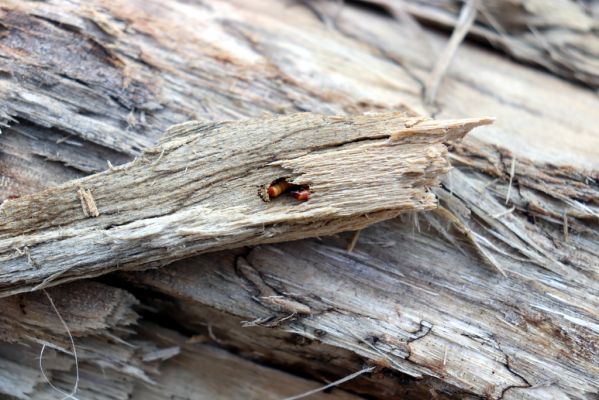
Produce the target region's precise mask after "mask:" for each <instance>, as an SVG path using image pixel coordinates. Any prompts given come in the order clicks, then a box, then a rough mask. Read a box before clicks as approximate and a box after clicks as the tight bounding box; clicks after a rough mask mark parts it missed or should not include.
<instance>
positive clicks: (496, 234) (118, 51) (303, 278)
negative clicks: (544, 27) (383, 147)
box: [0, 0, 599, 400]
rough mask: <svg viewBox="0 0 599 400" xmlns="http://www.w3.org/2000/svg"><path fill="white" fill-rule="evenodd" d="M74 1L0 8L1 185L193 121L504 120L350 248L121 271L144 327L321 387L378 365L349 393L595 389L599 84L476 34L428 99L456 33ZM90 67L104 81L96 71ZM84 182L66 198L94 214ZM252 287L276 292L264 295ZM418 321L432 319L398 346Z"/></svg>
mask: <svg viewBox="0 0 599 400" xmlns="http://www.w3.org/2000/svg"><path fill="white" fill-rule="evenodd" d="M331 3H332V2H331ZM82 4H83V3H82V2H76V1H75V2H66V1H61V0H51V1H46V2H36V1H5V2H3V4H2V12H3V14H2V28H1V29H2V35H0V43H1V44H2V46H0V52H2V57H0V70H1V71H2V73H0V82H1V83H0V90H2V95H3V96H5V98H7V99H10V101H9V102H7V103H3V104H2V105H1V106H0V107H3V108H2V109H3V110H4V111H5V116H6V118H5V120H6V121H5V122H6V124H7V125H9V126H8V127H5V128H3V130H2V132H3V133H2V136H1V140H0V151H1V152H2V153H1V155H0V168H2V169H1V171H2V176H3V177H2V178H0V193H1V194H2V196H3V198H5V197H6V196H12V195H19V194H21V195H22V194H25V193H31V192H34V191H37V190H41V189H44V188H47V187H49V186H53V185H56V184H58V183H61V182H64V181H66V180H68V179H72V178H74V177H80V176H82V175H84V174H88V173H90V172H96V171H99V170H102V169H104V168H106V162H105V160H107V159H108V160H110V161H111V162H112V164H113V165H117V164H120V163H123V162H126V161H128V160H130V159H131V158H132V157H134V156H136V155H137V156H139V155H140V152H141V148H142V147H144V146H147V145H151V144H155V143H157V141H158V138H159V136H160V135H161V134H162V132H163V131H164V129H166V128H167V127H168V126H170V125H172V124H174V123H180V122H183V121H185V120H189V119H209V120H212V121H222V120H229V119H242V118H248V117H259V116H261V115H262V113H265V112H266V113H277V114H284V113H293V112H298V111H306V110H307V111H312V112H318V113H321V114H347V113H349V114H356V113H362V112H364V111H379V112H380V111H382V110H388V111H393V110H395V111H408V109H413V110H417V111H418V112H420V113H422V114H427V115H428V114H431V113H433V114H435V115H436V117H437V118H442V119H443V118H444V119H455V118H463V117H465V116H477V115H493V116H496V117H498V119H497V121H496V123H494V124H493V125H491V126H484V127H481V128H478V129H476V130H475V131H474V132H473V133H471V134H470V135H468V136H467V137H466V138H465V139H464V140H463V141H462V144H461V145H452V146H451V148H450V153H449V155H450V157H451V161H452V163H453V165H454V166H455V167H456V169H455V170H454V172H455V174H454V173H452V174H451V175H450V176H448V177H447V178H446V179H444V182H443V188H442V189H439V190H437V191H436V194H437V195H438V196H439V198H440V206H441V207H442V208H439V209H438V210H437V211H436V212H434V213H426V214H423V215H420V216H418V217H414V216H410V218H409V219H406V220H404V221H403V222H401V221H396V220H394V221H391V222H387V223H385V224H384V225H382V226H375V227H372V228H369V229H368V230H366V231H363V232H362V233H361V234H360V237H359V239H358V242H357V244H356V246H355V249H354V252H353V253H351V254H347V253H346V252H345V248H346V245H347V242H348V241H349V237H345V236H341V237H340V238H333V239H330V238H329V239H324V240H323V241H318V240H307V241H303V242H297V243H293V244H285V245H277V246H271V245H267V246H261V247H258V248H255V249H243V250H242V252H241V253H239V252H232V251H227V252H225V253H219V254H220V255H221V259H217V260H214V259H212V258H211V257H208V256H206V257H208V258H210V260H209V261H206V260H205V259H204V256H202V257H200V260H201V261H197V263H196V261H194V260H191V261H189V262H183V261H181V264H179V265H178V266H174V268H168V269H163V270H161V271H159V272H155V273H156V274H157V275H156V276H152V275H151V274H150V273H148V274H142V275H140V276H136V277H134V278H131V277H129V278H128V279H130V280H131V281H133V282H134V283H127V282H123V281H120V282H119V285H120V286H122V287H124V288H127V289H130V290H133V291H135V292H136V293H137V292H138V290H139V289H133V285H134V284H135V285H139V286H138V287H145V288H146V289H148V290H147V292H145V293H144V295H143V297H141V296H140V299H141V301H142V302H143V304H144V305H152V306H154V308H152V309H156V310H158V312H157V313H156V314H154V315H152V316H150V317H149V318H150V319H158V320H160V319H161V318H165V317H168V318H169V319H168V320H167V321H163V322H164V323H165V324H167V325H168V324H170V323H172V324H174V325H173V326H178V327H181V326H182V325H185V327H186V328H185V329H188V330H189V332H190V333H195V332H199V333H202V334H204V336H206V337H211V335H210V332H212V333H213V337H214V338H215V339H212V340H214V341H215V342H218V343H222V344H223V345H226V346H227V347H230V348H231V349H233V350H234V351H235V352H236V354H240V355H242V356H243V357H245V358H251V359H253V360H261V362H265V363H268V365H276V366H277V367H279V368H282V369H285V370H288V371H298V370H300V371H301V372H302V373H305V372H306V371H310V372H312V373H314V375H313V376H314V377H315V378H317V379H319V380H329V381H330V380H334V379H338V378H340V377H342V376H344V375H347V374H350V373H352V372H355V371H356V370H358V369H361V368H362V367H363V366H364V364H369V365H371V364H376V365H379V366H381V367H380V370H379V369H377V371H376V373H374V374H372V376H366V377H362V378H360V379H357V380H356V381H354V382H352V385H351V388H352V390H355V391H358V392H360V393H365V394H368V395H369V396H370V397H372V398H393V396H395V397H396V398H402V399H405V398H407V399H410V398H429V397H435V396H437V397H438V398H495V399H498V398H504V399H509V398H520V399H521V398H524V399H547V398H549V399H551V398H554V399H563V398H566V397H569V398H574V399H585V400H588V398H593V397H594V396H595V395H596V392H597V387H596V379H595V377H596V375H597V373H596V367H595V366H596V365H597V354H598V353H597V348H596V345H595V344H596V341H597V332H596V327H597V324H598V323H599V318H598V317H597V313H596V310H597V309H598V304H597V296H596V294H597V289H598V288H597V282H598V276H597V271H599V262H598V259H597V254H599V250H598V249H597V232H598V231H599V230H598V228H597V215H598V214H599V212H598V210H597V198H599V196H598V195H597V190H598V186H597V181H598V178H599V175H598V171H599V164H598V162H597V160H599V136H598V135H597V134H596V127H597V126H598V124H599V122H598V120H597V113H596V110H597V109H598V108H599V98H598V97H597V95H596V93H595V92H594V91H593V90H590V89H588V88H586V87H584V86H582V85H574V84H571V83H569V82H566V81H563V80H561V79H558V78H556V77H555V76H552V75H551V74H548V73H543V72H540V71H539V70H538V69H535V68H528V67H526V66H523V65H521V64H519V63H515V62H513V61H512V60H510V59H507V58H506V57H504V56H502V55H501V54H499V53H497V52H493V51H489V50H488V49H485V48H483V47H481V46H479V45H472V44H469V43H464V44H463V45H462V46H461V47H460V48H459V50H458V53H457V55H456V58H455V59H454V62H453V63H452V66H451V68H450V69H449V70H448V73H447V76H446V77H445V79H444V81H443V84H442V85H441V87H440V91H439V96H438V101H437V103H436V104H435V108H434V109H427V108H426V107H425V106H424V104H423V101H422V98H421V93H422V88H423V86H424V85H423V82H424V81H425V80H426V79H427V78H428V76H429V73H430V70H431V69H432V66H433V65H434V63H435V61H436V59H437V54H438V53H439V52H440V51H441V49H442V48H444V46H445V44H446V41H447V38H446V36H445V35H444V34H442V33H439V32H434V31H432V30H429V29H427V28H424V29H421V30H414V29H413V25H412V24H409V23H408V22H409V21H407V20H406V19H404V18H400V19H399V20H395V19H392V18H388V17H387V16H385V15H381V14H379V13H375V12H371V11H370V10H368V9H366V8H360V7H355V6H354V5H352V4H350V3H346V4H345V5H344V7H343V9H342V12H341V13H340V14H339V16H338V18H337V20H336V24H335V25H334V27H335V28H334V29H329V28H327V26H326V25H325V24H323V22H322V21H320V20H319V18H318V15H316V14H315V13H314V12H313V11H312V9H309V8H307V7H305V6H304V5H300V4H298V3H286V2H276V1H251V2H235V1H211V2H210V4H207V3H200V2H189V1H183V0H181V1H171V2H162V1H153V0H144V1H141V0H139V1H136V0H127V1H124V0H92V1H87V2H85V7H82ZM572 4H573V3H572ZM577 4H578V3H577ZM329 5H330V6H332V7H331V10H332V11H335V10H337V8H336V4H333V3H332V4H329ZM325 10H326V9H325ZM329 15H334V14H333V13H331V14H329ZM9 17H10V18H9ZM67 47H68V49H69V50H70V51H64V49H65V48H67ZM44 49H55V50H51V51H49V52H50V53H51V54H53V58H49V57H48V56H47V54H46V55H45V56H44V53H43V50H44ZM81 55H85V57H83V56H81ZM115 60H117V61H115ZM78 66H81V69H78ZM98 70H100V71H101V70H104V71H107V73H108V75H109V76H108V77H107V78H106V79H100V78H98V76H97V75H96V74H94V73H88V71H98ZM408 112H409V111H408ZM412 115H414V114H412ZM95 123H98V124H99V125H98V126H99V127H100V128H98V126H90V124H91V125H93V124H95ZM98 129H99V130H98ZM102 132H109V134H108V135H106V136H105V137H104V136H102ZM159 156H160V154H159V153H158V154H152V155H150V156H149V157H151V158H152V159H157V158H158V157H159ZM514 161H515V162H514ZM512 163H513V165H514V169H513V174H512V173H511V171H512V170H511V165H512ZM510 182H511V191H510V195H509V202H508V204H507V205H506V197H508V196H507V193H508V187H510ZM78 189H79V188H77V189H76V190H73V192H72V196H73V197H72V201H73V207H74V208H73V210H77V212H80V213H81V214H78V215H80V216H81V217H82V216H83V212H82V209H81V202H80V200H79V198H78V197H77V195H76V191H77V190H78ZM92 194H93V192H92ZM97 205H98V206H99V207H100V211H101V207H102V204H101V203H100V202H98V204H97ZM443 210H444V211H443ZM101 217H102V215H100V218H101ZM93 221H94V220H93V219H91V218H90V219H88V220H87V222H88V223H90V224H91V223H93ZM20 250H21V251H22V252H23V255H22V257H23V260H24V259H25V258H26V257H27V256H26V253H25V249H22V248H21V249H20ZM304 254H305V256H304ZM262 255H263V256H264V257H262ZM235 257H238V258H239V261H238V263H239V265H241V266H243V268H241V269H238V270H236V269H235V266H236V265H237V263H236V261H235ZM271 257H272V258H273V259H271ZM231 258H232V260H231ZM244 262H247V263H249V265H250V266H251V267H252V268H249V267H247V265H245V264H244ZM497 265H498V266H500V267H501V268H502V269H503V270H504V272H505V273H506V275H507V277H505V278H504V277H502V275H501V274H500V273H499V272H498V271H497ZM211 266H212V267H211ZM213 267H219V268H221V270H220V271H218V272H216V271H214V270H213V269H212V268H213ZM301 268H306V271H307V272H310V273H309V274H308V273H305V274H304V273H302V269H301ZM205 269H208V271H205ZM252 269H254V270H257V271H258V274H257V275H258V277H256V274H254V273H253V270H252ZM175 271H176V272H175ZM248 271H249V273H247V272H248ZM205 272H209V273H205ZM241 272H244V273H245V274H244V275H242V276H240V273H241ZM260 273H262V275H260ZM400 274H402V275H400ZM248 278H252V279H251V281H250V280H249V279H248ZM114 279H115V280H116V278H114ZM320 281H322V284H323V285H325V284H326V285H336V286H334V287H336V288H337V290H336V291H335V292H331V290H330V288H326V287H325V288H322V287H321V285H320ZM261 282H266V283H267V285H270V286H271V287H272V288H273V290H272V291H271V290H270V289H269V288H268V287H267V286H265V285H260V286H258V288H255V287H254V286H252V285H255V284H256V283H257V284H260V283H261ZM210 283H211V284H210ZM424 290H428V291H429V292H430V293H427V292H425V291H424ZM277 291H279V292H280V293H277ZM261 293H265V295H261ZM298 293H299V295H297V294H298ZM321 293H322V295H323V296H322V297H319V295H320V294H321ZM435 294H437V296H435ZM323 303H324V306H323ZM165 304H168V306H169V307H164V308H163V306H165ZM319 307H322V308H324V309H325V311H324V312H323V313H322V314H324V315H323V316H322V319H319V314H318V313H319V312H320V311H321V308H319ZM404 307H405V310H404ZM308 309H309V310H310V311H311V312H312V313H311V314H310V313H307V310H308ZM398 309H399V310H398ZM327 310H330V312H327ZM335 310H341V312H340V313H338V314H339V315H337V314H336V313H335V312H334V311H335ZM293 313H296V315H293ZM292 315H293V316H292ZM290 316H291V317H290ZM170 318H172V319H170ZM173 320H174V321H173ZM244 321H245V323H244V324H242V322H244ZM398 321H399V322H398ZM402 321H408V322H409V324H402ZM422 321H426V322H428V323H431V325H432V326H431V330H430V331H429V333H427V334H426V335H425V336H423V337H422V338H419V339H417V340H416V341H415V342H414V344H413V346H414V348H415V352H414V357H411V356H410V357H407V356H406V353H407V350H406V349H409V347H410V340H412V339H413V338H414V337H415V335H416V336H417V335H418V334H417V332H418V331H419V330H420V332H421V333H425V331H426V329H424V330H421V324H420V323H421V322H422ZM247 325H250V326H247ZM208 326H210V327H211V329H207V327H208ZM244 326H246V327H244ZM338 326H339V327H341V328H344V329H343V330H341V332H337V330H336V327H338ZM422 326H423V327H425V326H427V325H426V324H424V323H423V324H422ZM348 327H349V330H351V331H355V332H356V333H357V335H356V336H357V338H356V337H355V336H352V335H351V333H348V329H347V328H348ZM292 328H293V329H292ZM295 328H297V329H295ZM185 329H184V328H181V330H185ZM291 329H292V332H288V330H291ZM301 329H304V330H303V331H302V330H301ZM321 331H322V332H326V335H325V336H324V338H327V340H326V343H324V340H323V339H322V338H320V336H319V335H320V334H321V333H322V332H321ZM383 333H386V334H390V335H391V337H385V336H379V334H383ZM121 336H124V334H122V333H119V337H121ZM367 343H368V344H367ZM446 345H447V348H446V347H445V346H446ZM372 346H374V348H376V349H377V350H375V349H374V348H373V347H372ZM393 346H395V347H393ZM423 347H425V349H424V350H423ZM427 349H430V351H428V350H427ZM445 349H447V357H445ZM454 350H455V351H454ZM381 353H382V354H381ZM462 354H465V355H468V357H465V358H464V357H461V356H462ZM36 355H37V354H36V352H30V353H26V352H25V350H23V357H24V358H27V357H28V356H29V357H30V359H31V360H34V361H35V356H36ZM3 358H5V359H7V358H8V356H4V355H3ZM388 358H390V359H391V360H392V361H389V359H388ZM462 358H464V360H462ZM34 361H33V362H34ZM443 361H445V363H444V364H445V365H443ZM477 361H480V363H477ZM14 364H15V363H13V365H14ZM397 365H400V366H401V369H399V368H398V367H397ZM490 366H493V367H496V368H495V369H493V368H489V367H490ZM400 370H406V371H408V372H407V373H402V372H400ZM445 370H447V371H445ZM32 371H33V372H31V371H30V372H31V375H34V373H35V368H34V369H33V370H32ZM493 371H499V374H498V376H499V378H497V379H494V375H495V374H493ZM462 372H463V373H464V374H463V375H462ZM410 374H412V375H410ZM415 374H420V375H421V377H420V378H416V377H415ZM496 374H497V372H496ZM27 376H30V375H27ZM92 376H94V375H92ZM62 377H64V374H63V375H61V379H66V378H62ZM68 377H72V373H70V372H69V374H68ZM94 377H96V378H98V376H97V375H95V376H94ZM525 386H526V387H525ZM67 387H68V386H67ZM103 387H106V386H103ZM348 387H349V386H348Z"/></svg>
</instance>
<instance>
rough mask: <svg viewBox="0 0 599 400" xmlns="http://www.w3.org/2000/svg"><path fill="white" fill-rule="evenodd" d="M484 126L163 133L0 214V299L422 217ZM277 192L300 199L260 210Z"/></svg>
mask: <svg viewBox="0 0 599 400" xmlns="http://www.w3.org/2000/svg"><path fill="white" fill-rule="evenodd" d="M491 121H492V119H490V118H478V119H464V120H454V121H432V120H423V119H422V118H414V117H409V116H406V115H404V114H398V113H387V114H372V115H363V116H355V117H341V116H338V117H335V116H332V117H331V116H323V115H318V114H310V113H304V114H296V115H292V116H287V117H278V118H271V117H268V118H264V119H256V120H250V121H242V122H239V121H237V122H222V123H211V122H190V123H185V124H182V125H178V126H175V127H173V128H171V129H170V130H169V131H168V132H167V134H166V136H165V137H164V139H163V140H162V142H161V143H160V144H159V145H157V146H156V147H152V148H149V149H147V150H146V151H145V152H144V154H143V155H142V156H141V157H140V158H138V159H136V160H135V161H133V162H131V163H129V164H126V165H124V166H121V167H118V168H113V169H112V170H109V171H106V172H103V173H100V174H97V175H92V176H90V177H87V178H83V179H79V180H75V181H71V182H68V183H65V184H63V185H62V186H59V187H56V188H52V189H48V190H45V191H43V192H40V193H37V194H33V195H29V196H25V197H22V198H20V199H16V200H9V201H5V202H4V203H3V204H2V205H1V206H0V214H1V215H2V224H1V225H0V253H1V256H0V294H1V295H3V296H6V295H9V294H13V293H17V292H21V291H25V290H31V289H35V288H36V287H43V286H45V285H54V284H58V283H60V282H64V281H70V280H73V279H79V278H84V277H89V276H95V275H100V274H103V273H106V272H109V271H111V270H115V269H133V268H140V267H152V266H158V265H163V264H165V263H168V262H171V261H174V260H176V259H180V258H183V257H186V256H190V255H193V254H198V253H203V252H208V251H214V250H218V249H225V248H232V247H239V246H245V245H250V244H257V243H265V242H280V241H287V240H294V239H299V238H305V237H309V236H319V235H326V234H332V233H335V232H339V231H346V230H353V229H360V228H362V227H365V226H367V225H370V224H372V223H374V222H377V221H380V220H384V219H388V218H392V217H394V216H396V215H398V214H400V213H403V212H412V211H421V210H429V209H433V208H435V206H436V198H435V196H434V194H432V193H431V192H430V191H429V190H428V188H430V187H433V186H436V185H437V184H438V182H439V179H438V178H439V176H440V175H441V174H444V173H445V172H447V171H448V170H449V163H448V161H447V158H446V155H447V149H446V147H445V145H444V144H443V142H444V141H446V140H450V139H456V138H460V137H462V136H463V135H464V134H466V133H467V132H468V131H469V130H470V129H472V128H474V127H476V126H478V125H483V124H488V123H490V122H491ZM281 180H285V182H287V186H289V185H291V189H296V190H297V191H300V192H303V193H304V197H306V196H307V197H308V199H307V200H305V201H300V200H298V199H296V198H294V197H293V196H291V195H290V194H289V193H283V194H282V195H281V196H279V197H276V198H272V199H271V198H270V197H269V194H268V192H269V190H268V189H269V187H270V186H271V185H272V184H273V183H276V182H280V181H281Z"/></svg>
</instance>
